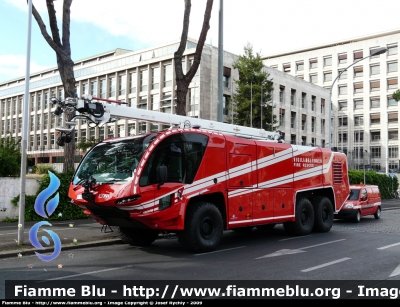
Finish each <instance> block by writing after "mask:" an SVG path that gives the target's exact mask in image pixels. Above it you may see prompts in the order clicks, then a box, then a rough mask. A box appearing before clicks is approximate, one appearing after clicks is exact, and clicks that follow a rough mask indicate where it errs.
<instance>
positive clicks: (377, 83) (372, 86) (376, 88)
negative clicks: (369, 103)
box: [369, 80, 381, 92]
mask: <svg viewBox="0 0 400 307" xmlns="http://www.w3.org/2000/svg"><path fill="white" fill-rule="evenodd" d="M369 84H370V89H371V92H375V91H379V90H380V88H381V82H380V81H379V80H374V81H370V82H369Z"/></svg>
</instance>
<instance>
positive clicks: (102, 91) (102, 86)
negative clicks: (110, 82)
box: [100, 79, 107, 98]
mask: <svg viewBox="0 0 400 307" xmlns="http://www.w3.org/2000/svg"><path fill="white" fill-rule="evenodd" d="M106 96H107V88H106V79H102V80H100V98H106Z"/></svg>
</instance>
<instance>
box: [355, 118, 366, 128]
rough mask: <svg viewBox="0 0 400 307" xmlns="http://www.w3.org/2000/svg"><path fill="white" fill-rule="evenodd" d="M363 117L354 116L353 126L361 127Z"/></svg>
mask: <svg viewBox="0 0 400 307" xmlns="http://www.w3.org/2000/svg"><path fill="white" fill-rule="evenodd" d="M363 125H364V116H354V126H363Z"/></svg>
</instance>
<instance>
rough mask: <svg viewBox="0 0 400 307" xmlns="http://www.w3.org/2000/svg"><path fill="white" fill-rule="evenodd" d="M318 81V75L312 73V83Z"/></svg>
mask: <svg viewBox="0 0 400 307" xmlns="http://www.w3.org/2000/svg"><path fill="white" fill-rule="evenodd" d="M317 82H318V75H317V74H314V75H310V83H317Z"/></svg>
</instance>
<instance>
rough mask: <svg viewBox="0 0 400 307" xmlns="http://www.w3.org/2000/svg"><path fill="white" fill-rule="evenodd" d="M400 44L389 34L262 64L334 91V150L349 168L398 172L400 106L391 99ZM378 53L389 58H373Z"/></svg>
mask: <svg viewBox="0 0 400 307" xmlns="http://www.w3.org/2000/svg"><path fill="white" fill-rule="evenodd" d="M399 42H400V30H398V31H390V32H385V33H380V34H376V35H370V36H365V37H359V38H355V39H351V40H343V41H339V42H335V43H331V44H326V45H320V46H315V47H311V48H306V49H301V50H294V51H292V52H286V53H281V54H273V55H266V56H263V62H264V64H265V65H266V66H269V67H271V68H275V69H278V70H280V71H282V72H285V73H287V74H291V75H293V76H295V77H297V78H299V79H304V80H306V81H309V82H310V83H313V84H315V85H318V86H321V87H324V88H325V89H327V90H328V91H330V90H331V91H332V97H331V101H332V114H331V115H332V122H331V130H332V144H331V146H330V147H333V148H335V147H336V148H338V149H339V150H343V151H344V152H345V153H347V156H348V161H349V166H350V168H353V169H362V168H363V167H364V165H370V166H368V167H371V168H373V169H375V170H378V171H385V172H389V170H394V171H398V169H399V140H398V134H399V120H398V117H399V116H398V113H399V105H398V103H397V102H396V101H395V100H394V99H393V98H392V94H393V92H394V91H396V90H397V89H398V78H399V71H398V62H399V53H398V44H399ZM380 47H386V48H387V52H386V53H384V54H381V55H378V56H372V57H369V55H370V54H371V52H373V51H374V50H376V49H377V48H380ZM365 57H366V58H365ZM354 62H356V63H355V64H353V63H354ZM343 70H344V72H343V73H342V75H341V76H340V78H339V79H337V80H336V82H335V83H334V84H333V82H334V81H335V79H336V77H337V76H338V75H339V74H340V73H341V72H342V71H343ZM332 85H333V87H332ZM327 102H328V103H327V108H329V100H328V101H327ZM328 118H329V116H328ZM326 124H327V128H328V130H329V121H327V122H326ZM328 133H329V132H328V131H327V138H326V145H327V146H329V144H328V142H329V134H328Z"/></svg>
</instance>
